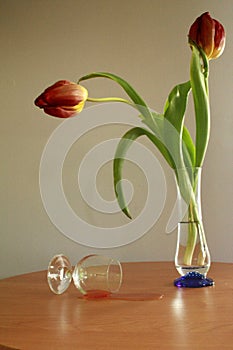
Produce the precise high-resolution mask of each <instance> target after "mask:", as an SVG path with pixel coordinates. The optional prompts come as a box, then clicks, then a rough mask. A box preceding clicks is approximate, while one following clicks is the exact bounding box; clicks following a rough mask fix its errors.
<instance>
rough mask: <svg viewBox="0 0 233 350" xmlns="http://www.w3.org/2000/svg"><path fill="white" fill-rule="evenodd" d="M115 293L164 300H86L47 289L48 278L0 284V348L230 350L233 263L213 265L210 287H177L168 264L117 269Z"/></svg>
mask: <svg viewBox="0 0 233 350" xmlns="http://www.w3.org/2000/svg"><path fill="white" fill-rule="evenodd" d="M122 267H123V273H124V279H123V285H122V288H121V293H125V295H127V293H139V295H140V293H142V294H144V293H147V292H150V293H155V295H161V294H163V295H164V296H163V298H162V299H156V298H155V300H144V301H131V300H111V299H100V300H85V299H83V298H81V297H80V294H79V292H78V291H77V289H75V287H74V286H73V284H72V286H70V288H69V289H68V291H66V292H65V293H64V294H63V295H54V294H53V293H52V292H51V291H50V290H49V288H48V285H47V280H46V271H40V272H35V273H29V274H25V275H20V276H16V277H11V278H7V279H4V280H1V281H0V302H1V304H0V305H1V306H0V344H2V347H1V346H0V349H7V347H10V348H16V349H22V350H27V349H30V350H37V349H40V350H42V349H43V350H46V349H49V350H53V349H56V350H57V349H66V350H73V349H74V350H76V349H82V350H88V349H92V350H93V349H102V350H122V349H124V350H131V349H137V350H138V349H143V350H147V349H149V350H153V349H159V350H162V349H169V350H171V349H199V350H202V349H203V350H206V349H216V350H220V349H221V350H222V349H233V264H226V263H212V266H211V269H210V272H209V274H208V276H209V277H211V278H213V279H214V280H215V286H214V287H206V288H198V289H196V288H193V289H191V288H182V289H179V288H176V287H174V286H173V280H174V279H175V278H177V277H178V275H177V273H176V270H175V268H174V264H173V263H168V262H153V263H150V262H144V263H124V264H122Z"/></svg>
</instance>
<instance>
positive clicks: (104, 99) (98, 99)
mask: <svg viewBox="0 0 233 350" xmlns="http://www.w3.org/2000/svg"><path fill="white" fill-rule="evenodd" d="M87 101H89V102H122V103H126V104H128V105H130V106H133V105H134V103H132V102H130V101H128V100H125V99H124V98H120V97H103V98H93V97H88V98H87Z"/></svg>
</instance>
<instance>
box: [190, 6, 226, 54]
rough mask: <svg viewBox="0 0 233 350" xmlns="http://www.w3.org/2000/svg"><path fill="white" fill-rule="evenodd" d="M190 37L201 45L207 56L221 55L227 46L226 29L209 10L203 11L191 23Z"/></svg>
mask: <svg viewBox="0 0 233 350" xmlns="http://www.w3.org/2000/svg"><path fill="white" fill-rule="evenodd" d="M188 36H189V39H190V40H191V41H193V42H194V43H196V44H197V45H198V46H199V47H201V48H202V49H203V50H204V52H205V54H206V56H207V58H208V59H209V60H210V59H213V58H217V57H219V56H220V55H221V54H222V53H223V50H224V47H225V40H226V35H225V30H224V27H223V26H222V24H221V23H219V22H218V21H217V20H216V19H213V18H212V17H211V16H210V14H209V12H205V13H203V14H202V15H201V16H200V17H198V18H197V19H196V20H195V22H194V23H193V24H192V25H191V27H190V30H189V34H188Z"/></svg>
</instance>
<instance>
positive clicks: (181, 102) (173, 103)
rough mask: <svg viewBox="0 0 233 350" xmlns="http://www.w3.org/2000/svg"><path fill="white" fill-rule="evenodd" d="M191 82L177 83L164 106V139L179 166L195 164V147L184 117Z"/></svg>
mask: <svg viewBox="0 0 233 350" xmlns="http://www.w3.org/2000/svg"><path fill="white" fill-rule="evenodd" d="M190 90H191V83H190V81H187V82H185V83H182V84H179V85H176V86H175V87H174V88H173V89H172V91H171V92H170V94H169V96H168V98H167V101H166V103H165V107H164V118H165V120H166V121H167V123H166V122H164V140H165V143H166V147H167V148H168V149H169V150H170V153H171V154H172V156H173V159H174V162H175V164H176V167H177V168H180V167H183V166H184V165H186V166H188V165H189V166H192V165H193V163H192V162H193V159H195V153H194V151H195V148H194V145H193V141H192V138H191V136H190V134H189V133H188V130H187V129H186V128H184V118H185V111H186V106H187V100H188V95H189V92H190Z"/></svg>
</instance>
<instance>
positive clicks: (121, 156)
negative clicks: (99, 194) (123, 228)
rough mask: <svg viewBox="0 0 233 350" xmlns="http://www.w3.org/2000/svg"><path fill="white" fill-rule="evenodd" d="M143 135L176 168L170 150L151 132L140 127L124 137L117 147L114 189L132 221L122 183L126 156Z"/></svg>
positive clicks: (114, 164) (124, 211)
mask: <svg viewBox="0 0 233 350" xmlns="http://www.w3.org/2000/svg"><path fill="white" fill-rule="evenodd" d="M142 135H145V136H147V137H148V138H149V139H150V141H152V142H153V144H154V145H155V146H156V147H157V148H158V149H159V151H160V152H161V153H162V155H163V156H164V158H165V159H166V160H167V162H168V164H169V165H170V166H171V167H174V163H173V161H172V158H171V155H170V154H169V152H168V150H167V149H166V147H165V146H164V144H163V142H161V141H160V140H159V139H158V138H157V137H156V136H155V135H153V134H152V133H150V132H149V131H147V130H145V129H143V128H140V127H135V128H132V129H130V130H129V131H127V132H126V133H125V135H123V136H122V138H121V140H120V142H119V144H118V146H117V149H116V153H115V157H114V162H113V175H114V189H115V194H116V198H117V200H118V203H119V206H120V208H121V210H122V211H123V213H125V215H127V216H128V217H129V218H130V219H131V215H130V212H129V209H128V207H127V205H126V202H125V197H124V193H123V189H122V182H121V180H122V168H123V164H124V160H125V155H126V153H127V151H128V149H129V147H130V146H131V144H132V143H133V142H134V141H135V140H136V139H137V138H138V137H140V136H142Z"/></svg>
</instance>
